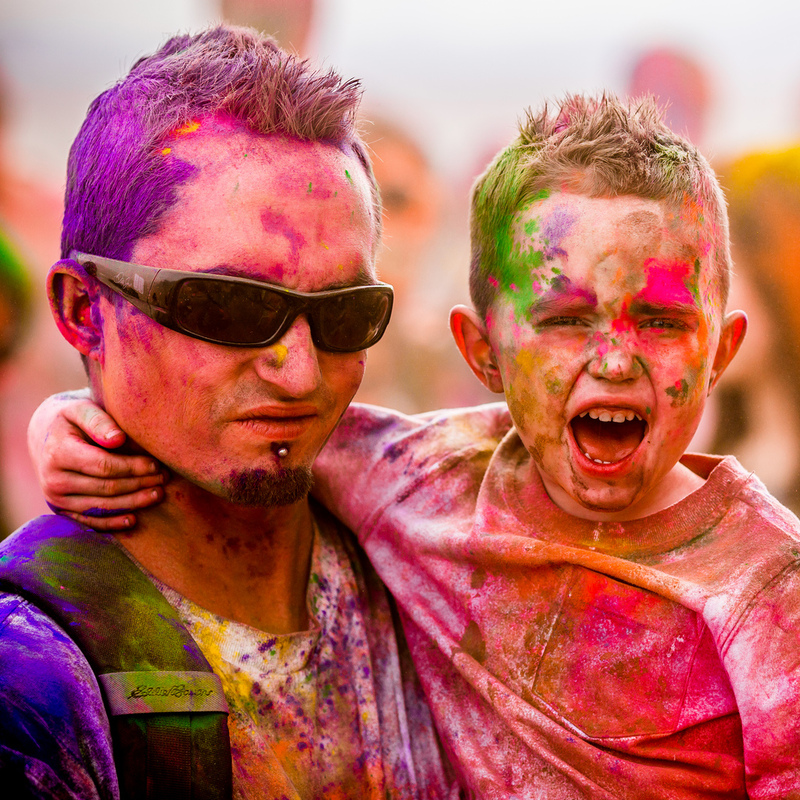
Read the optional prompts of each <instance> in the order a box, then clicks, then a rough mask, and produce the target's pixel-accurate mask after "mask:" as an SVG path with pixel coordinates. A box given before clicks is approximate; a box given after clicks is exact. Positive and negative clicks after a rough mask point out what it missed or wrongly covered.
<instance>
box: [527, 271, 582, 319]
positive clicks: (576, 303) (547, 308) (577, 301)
mask: <svg viewBox="0 0 800 800" xmlns="http://www.w3.org/2000/svg"><path fill="white" fill-rule="evenodd" d="M596 307H597V295H596V294H595V293H594V292H593V291H591V290H589V289H581V288H579V287H577V286H575V284H574V283H572V281H570V280H569V279H568V278H567V279H565V280H560V281H554V282H553V285H552V286H551V287H550V289H548V291H547V292H545V293H544V294H543V295H542V296H541V297H539V298H537V299H536V300H534V301H533V302H532V303H531V304H530V306H528V310H529V311H530V312H533V313H536V314H550V313H553V312H558V311H565V310H567V309H570V310H576V309H585V308H596Z"/></svg>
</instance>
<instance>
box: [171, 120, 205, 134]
mask: <svg viewBox="0 0 800 800" xmlns="http://www.w3.org/2000/svg"><path fill="white" fill-rule="evenodd" d="M199 127H200V121H199V120H192V121H191V122H187V123H186V124H185V125H181V127H180V128H177V129H176V130H175V133H174V134H173V136H176V137H177V136H187V135H188V134H190V133H194V132H195V131H196V130H198V128H199Z"/></svg>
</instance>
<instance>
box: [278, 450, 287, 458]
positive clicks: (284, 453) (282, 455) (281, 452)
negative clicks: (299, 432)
mask: <svg viewBox="0 0 800 800" xmlns="http://www.w3.org/2000/svg"><path fill="white" fill-rule="evenodd" d="M288 455H289V448H288V447H279V448H278V458H286V456H288Z"/></svg>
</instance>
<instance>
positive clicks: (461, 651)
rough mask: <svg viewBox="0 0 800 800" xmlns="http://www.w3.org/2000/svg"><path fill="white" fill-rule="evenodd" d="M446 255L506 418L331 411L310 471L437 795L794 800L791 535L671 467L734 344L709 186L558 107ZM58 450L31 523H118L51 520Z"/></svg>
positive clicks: (488, 411) (614, 131) (748, 484)
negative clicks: (417, 689) (458, 261)
mask: <svg viewBox="0 0 800 800" xmlns="http://www.w3.org/2000/svg"><path fill="white" fill-rule="evenodd" d="M472 242H473V261H472V270H471V278H470V288H471V294H472V299H473V303H474V308H467V307H463V306H459V307H457V308H455V309H453V312H452V314H451V327H452V330H453V334H454V336H455V339H456V342H457V344H458V346H459V348H460V350H461V352H462V354H463V356H464V358H465V359H466V360H467V362H468V364H469V366H470V367H471V368H472V370H473V372H475V374H476V375H477V376H478V378H479V379H480V380H481V381H483V383H484V384H485V385H486V386H488V387H489V388H490V389H492V390H493V391H495V392H498V393H500V392H502V393H504V394H505V398H506V401H507V404H508V409H507V411H506V409H505V407H503V406H486V407H482V408H477V409H470V410H463V411H446V412H440V413H436V414H430V415H424V416H422V417H414V418H411V417H405V416H402V415H398V414H395V413H392V412H389V411H384V410H380V409H375V408H369V407H354V408H351V410H350V411H349V412H348V413H347V414H346V416H345V417H344V420H343V422H342V424H341V425H340V427H339V428H338V430H337V432H336V433H335V434H334V437H333V438H332V439H331V441H330V442H329V445H328V446H327V447H326V448H325V450H324V451H323V453H322V455H321V457H320V459H319V460H318V462H317V465H316V467H317V469H316V473H317V480H318V483H317V486H318V490H319V492H320V495H321V497H322V498H323V499H324V501H325V502H326V503H327V504H329V505H330V506H331V507H332V508H333V509H335V510H336V512H337V514H338V515H339V516H340V517H341V518H342V519H343V521H344V522H345V523H346V524H347V525H349V526H350V527H351V528H352V529H353V530H355V531H356V532H357V533H358V535H359V538H360V540H361V542H362V544H363V546H364V548H365V550H366V552H367V553H368V555H369V557H370V559H371V560H372V562H373V564H374V565H375V567H376V569H377V571H378V573H379V574H380V576H381V577H382V579H383V580H384V581H385V582H386V584H387V586H388V587H389V589H390V590H391V591H392V593H393V594H394V596H395V598H396V600H397V603H398V606H399V608H400V614H401V618H402V621H403V624H404V627H405V631H406V634H407V638H408V641H409V644H410V647H411V651H412V655H413V658H414V661H415V665H416V667H417V670H418V671H419V674H420V677H421V679H422V681H423V684H424V687H425V691H426V695H427V698H428V701H429V703H430V706H431V709H432V711H433V714H434V717H435V720H436V723H437V726H438V729H439V732H440V734H441V736H442V739H443V741H444V744H445V747H446V749H447V751H448V753H449V755H450V757H451V759H452V761H453V763H454V764H455V765H456V767H457V769H458V771H459V775H460V778H461V781H462V783H463V784H464V786H466V787H467V788H468V789H469V790H470V791H471V792H472V793H473V795H474V796H477V797H486V798H500V797H504V798H505V797H520V798H540V797H541V798H548V800H562V799H563V798H629V799H630V800H641V799H643V798H710V797H717V798H722V797H725V798H734V797H753V798H793V797H800V726H798V724H797V719H798V714H799V713H800V702H798V700H799V699H800V634H798V630H800V625H798V617H800V577H799V576H798V567H799V566H800V541H799V540H800V524H799V523H798V521H797V519H796V518H795V517H794V516H792V515H791V514H790V513H789V512H788V511H786V510H785V509H784V508H783V507H782V506H780V505H779V504H778V503H777V502H776V501H775V500H773V499H772V498H771V497H770V496H769V495H768V493H767V492H766V490H765V489H764V487H763V486H762V485H761V483H760V482H759V481H758V480H757V479H756V478H754V477H752V476H749V475H748V474H747V473H746V472H745V471H744V470H743V469H742V468H741V467H740V466H739V465H738V463H737V462H736V461H735V460H734V459H732V458H719V457H713V456H700V455H687V454H685V450H686V448H687V446H688V444H689V442H690V440H691V438H692V435H693V433H694V431H695V429H696V427H697V425H698V423H699V420H700V417H701V414H702V412H703V407H704V403H705V398H706V397H707V395H708V393H709V392H710V391H711V390H712V388H713V386H714V385H715V383H716V382H717V380H718V379H719V377H720V375H721V373H722V371H723V370H724V369H725V367H726V365H727V364H728V363H729V361H730V359H731V358H732V357H733V355H734V354H735V352H736V349H737V347H738V345H739V343H740V342H741V339H742V337H743V335H744V331H745V327H746V322H745V318H744V315H743V314H742V313H741V312H733V313H730V314H728V315H727V316H726V315H725V312H724V308H725V300H726V296H727V290H728V282H729V273H730V256H729V247H728V230H727V217H726V209H725V204H724V200H723V198H722V194H721V191H720V189H719V186H718V184H717V182H716V179H715V178H714V175H713V172H712V171H711V169H710V167H709V166H708V164H707V162H706V161H705V160H704V159H703V158H702V157H701V156H700V155H699V154H698V153H697V152H696V150H695V149H694V148H693V147H692V146H691V145H690V144H688V143H687V142H686V141H684V140H683V139H681V138H680V137H677V136H675V135H674V134H673V133H671V132H670V131H669V130H668V129H666V128H665V127H664V126H663V124H662V123H661V121H660V117H659V115H658V113H657V111H656V109H655V107H654V106H653V105H652V104H651V103H649V102H643V103H641V104H634V105H626V104H623V103H621V102H619V101H617V100H615V99H613V98H610V97H602V98H599V99H585V98H579V97H572V98H568V99H567V100H566V101H565V102H564V103H563V104H561V106H560V107H559V108H558V109H556V110H555V112H551V111H550V110H548V109H545V110H543V111H542V112H541V113H540V114H538V115H537V116H528V118H527V119H526V120H525V121H524V122H523V123H522V125H521V131H520V135H519V137H518V138H517V139H516V141H515V142H513V143H512V144H511V145H510V146H509V147H508V148H507V149H506V150H504V151H503V152H502V153H501V154H500V155H499V156H498V157H497V158H496V159H495V161H494V163H493V164H491V165H490V167H489V168H488V169H487V171H486V172H485V174H484V175H483V176H482V177H481V178H480V179H479V181H478V183H477V185H476V187H475V189H474V193H473V205H472ZM83 408H84V410H83V411H81V410H80V407H78V408H77V409H76V408H73V409H72V410H71V411H70V415H71V418H72V419H81V420H83V423H82V424H83V426H84V428H90V427H91V428H92V429H93V430H94V431H95V433H93V434H92V436H93V437H94V438H95V440H96V441H98V442H101V443H104V444H105V443H107V442H113V443H114V444H117V443H118V442H119V440H120V436H119V434H118V433H117V434H116V437H110V438H109V439H105V438H104V437H103V436H102V435H101V434H100V431H101V430H103V429H105V430H110V429H111V424H110V422H109V421H108V419H107V418H105V419H103V418H98V417H97V416H95V417H94V419H93V420H92V421H91V424H90V423H89V422H87V419H88V418H89V417H91V415H92V414H95V415H96V414H97V411H96V410H95V411H91V412H87V411H86V410H85V409H86V407H85V406H84V407H83ZM62 428H63V421H62V422H61V423H60V427H59V425H56V426H55V429H62ZM38 436H41V434H38ZM51 438H52V437H51ZM70 441H71V442H72V445H71V446H68V447H66V448H65V450H64V454H65V455H64V456H63V457H60V456H59V455H58V452H59V445H58V444H57V443H54V442H52V441H51V442H50V444H49V445H48V448H47V451H48V453H49V462H48V464H49V466H48V468H47V470H45V486H46V489H47V487H48V486H49V487H55V486H58V487H59V488H58V490H54V489H50V490H49V494H48V497H49V499H50V500H51V501H53V502H54V503H56V504H57V505H60V506H67V505H69V507H70V508H71V509H72V510H73V511H76V510H83V509H86V508H88V507H91V506H94V507H98V508H121V507H123V506H121V505H119V504H114V503H108V502H107V501H106V500H104V499H100V500H98V499H96V498H89V499H88V500H85V499H84V500H83V501H82V502H81V503H80V505H78V503H77V501H75V500H74V499H73V500H70V501H67V500H65V499H64V495H67V494H69V493H70V491H71V490H70V488H69V487H68V486H67V482H65V481H67V477H66V474H65V473H62V472H60V471H59V470H58V469H56V467H58V466H64V467H65V466H66V464H65V461H66V457H67V456H68V457H69V460H70V461H71V462H72V466H71V468H72V469H75V467H76V466H77V467H79V468H80V469H82V470H83V471H85V472H94V473H95V474H97V471H96V468H95V467H94V464H96V462H97V460H98V459H97V457H95V456H91V455H89V454H88V451H87V448H83V449H82V450H81V449H80V448H79V447H78V446H77V444H76V443H77V440H76V439H74V438H73V439H71V440H70ZM39 449H40V446H39V445H38V444H37V445H36V446H35V447H34V453H36V452H38V451H39ZM111 463H119V462H116V461H112V462H111ZM136 471H139V469H138V467H137V468H135V469H134V472H136ZM126 481H128V482H127V483H124V484H121V485H122V486H124V489H125V491H130V490H131V489H132V488H135V487H136V486H138V484H137V483H136V481H135V480H134V481H131V480H130V479H126ZM98 483H99V481H97V480H92V479H89V478H86V477H82V478H80V479H78V480H74V481H73V482H72V484H71V485H72V486H73V487H74V490H75V491H79V492H81V493H84V494H85V493H87V492H89V491H92V490H93V489H95V494H99V493H100V492H97V491H96V487H97V486H98ZM125 502H126V504H127V507H128V508H130V507H133V505H132V502H131V501H130V500H127V501H125ZM134 535H135V534H134Z"/></svg>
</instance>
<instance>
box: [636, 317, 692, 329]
mask: <svg viewBox="0 0 800 800" xmlns="http://www.w3.org/2000/svg"><path fill="white" fill-rule="evenodd" d="M640 327H641V328H658V329H660V330H678V331H683V330H686V329H687V327H688V326H687V325H686V323H685V322H683V321H682V320H679V319H669V318H663V317H658V318H655V319H647V320H645V321H644V322H642V323H641V325H640Z"/></svg>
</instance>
